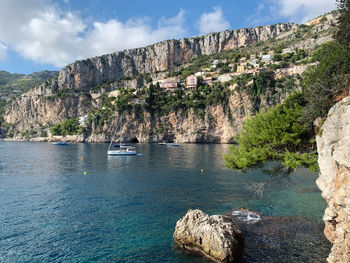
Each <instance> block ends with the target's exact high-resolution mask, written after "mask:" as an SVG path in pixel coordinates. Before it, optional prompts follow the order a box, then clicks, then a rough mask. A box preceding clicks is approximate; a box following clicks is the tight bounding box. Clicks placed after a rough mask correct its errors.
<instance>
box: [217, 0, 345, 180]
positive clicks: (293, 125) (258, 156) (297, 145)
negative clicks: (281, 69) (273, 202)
mask: <svg viewBox="0 0 350 263" xmlns="http://www.w3.org/2000/svg"><path fill="white" fill-rule="evenodd" d="M338 4H339V7H340V9H341V16H340V18H339V22H340V23H339V27H338V30H337V32H336V33H335V37H336V40H335V41H332V42H330V43H326V44H323V45H322V46H321V47H320V48H319V49H318V50H317V51H316V52H315V53H314V55H313V60H315V61H319V64H318V65H317V66H315V67H312V68H310V69H308V70H307V71H306V72H305V73H304V74H303V89H302V91H301V92H300V93H298V94H293V95H292V96H290V97H289V98H288V99H287V100H286V102H284V103H283V104H281V105H279V106H277V107H275V108H274V109H270V110H268V111H267V112H261V113H259V114H258V115H257V116H256V118H251V119H248V120H247V121H246V122H245V124H244V127H243V129H242V131H241V134H240V136H239V137H237V142H238V146H232V147H231V149H230V154H228V155H225V156H224V158H225V161H226V166H227V167H229V168H232V169H236V170H239V171H246V170H247V169H249V168H253V167H256V166H262V165H264V164H265V163H266V162H267V161H280V162H281V164H282V165H283V167H284V169H282V168H281V166H278V169H275V171H277V172H278V174H280V175H281V174H283V175H288V174H290V173H291V172H292V171H293V170H294V169H295V168H297V167H307V168H310V169H311V170H313V171H314V170H315V169H316V168H317V154H316V151H315V140H314V138H315V136H316V133H317V132H319V128H320V127H318V126H316V125H315V124H314V120H315V119H317V118H321V119H322V118H323V119H324V118H325V117H326V114H327V112H328V110H329V109H330V107H332V106H333V105H334V104H335V103H336V102H337V101H339V100H340V99H342V98H344V97H345V96H347V95H348V94H349V83H350V47H349V44H350V37H349V36H350V35H349V31H348V27H349V24H347V22H348V21H349V17H350V1H349V0H339V1H338ZM320 123H322V121H321V122H320ZM321 133H322V130H321V131H320V135H321Z"/></svg>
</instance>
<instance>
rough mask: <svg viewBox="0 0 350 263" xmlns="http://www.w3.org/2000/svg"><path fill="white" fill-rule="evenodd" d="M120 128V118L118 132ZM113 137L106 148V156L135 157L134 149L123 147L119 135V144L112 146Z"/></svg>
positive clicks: (128, 146)
mask: <svg viewBox="0 0 350 263" xmlns="http://www.w3.org/2000/svg"><path fill="white" fill-rule="evenodd" d="M121 127H122V118H120V131H121ZM114 134H115V132H114ZM113 139H114V135H113V137H112V140H111V142H110V144H109V146H108V150H107V155H137V153H136V149H135V147H133V146H131V145H124V144H123V143H122V136H121V135H120V139H119V140H120V142H119V144H113Z"/></svg>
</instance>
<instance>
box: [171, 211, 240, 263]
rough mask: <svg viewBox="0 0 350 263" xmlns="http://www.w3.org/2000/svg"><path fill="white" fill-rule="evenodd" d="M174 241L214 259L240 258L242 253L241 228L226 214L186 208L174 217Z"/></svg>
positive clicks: (186, 248)
mask: <svg viewBox="0 0 350 263" xmlns="http://www.w3.org/2000/svg"><path fill="white" fill-rule="evenodd" d="M174 241H175V243H176V244H177V245H178V246H179V247H180V248H182V249H185V250H187V251H190V252H192V253H198V254H201V255H204V256H205V257H207V258H209V259H211V260H213V261H215V262H223V263H228V262H240V261H241V260H242V256H243V243H244V241H243V235H242V232H241V230H240V229H239V228H238V226H237V225H236V224H235V222H234V221H233V219H232V218H231V217H229V216H225V215H213V216H209V215H207V214H205V213H203V212H202V211H200V210H193V211H189V212H188V213H187V214H186V215H185V216H184V217H183V218H182V219H180V220H179V221H177V223H176V227H175V232H174Z"/></svg>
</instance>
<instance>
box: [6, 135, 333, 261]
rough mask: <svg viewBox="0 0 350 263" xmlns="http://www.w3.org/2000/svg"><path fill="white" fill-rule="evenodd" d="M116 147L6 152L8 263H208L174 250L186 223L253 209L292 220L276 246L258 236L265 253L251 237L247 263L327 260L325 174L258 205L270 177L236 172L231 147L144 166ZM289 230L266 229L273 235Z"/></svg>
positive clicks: (144, 147)
mask: <svg viewBox="0 0 350 263" xmlns="http://www.w3.org/2000/svg"><path fill="white" fill-rule="evenodd" d="M107 147H108V145H106V144H71V145H69V146H66V147H65V146H61V147H59V146H53V145H51V144H49V143H33V142H0V247H1V249H0V262H184V263H185V262H206V261H205V260H203V259H201V258H198V257H192V256H189V255H186V254H184V253H182V252H181V251H179V250H177V249H176V248H174V246H173V243H172V234H173V231H174V227H175V224H176V221H177V220H178V219H179V218H181V217H182V216H183V215H184V214H185V213H186V212H187V210H188V209H195V208H199V209H202V210H203V211H205V212H206V213H209V214H216V213H226V212H228V211H229V210H230V209H232V208H239V207H243V206H244V207H247V208H250V209H252V210H257V211H261V212H263V214H264V215H266V216H274V217H275V216H277V217H283V219H286V220H287V221H286V223H283V224H285V226H286V227H285V228H284V229H278V230H276V231H278V233H279V234H280V236H281V237H279V235H277V236H276V238H275V239H274V240H270V239H269V240H265V239H266V235H265V234H264V231H265V232H266V229H261V228H259V229H258V230H254V231H256V232H259V233H260V232H261V233H262V235H261V236H260V235H259V239H258V238H257V242H259V246H261V248H262V249H259V248H258V247H257V246H256V245H253V244H252V242H251V240H253V239H254V235H255V233H256V232H250V233H248V239H247V244H248V245H249V246H251V247H250V248H248V249H247V262H283V261H281V258H282V259H283V258H284V259H286V261H285V262H322V261H323V260H324V259H325V258H326V256H327V253H325V251H328V249H329V247H328V246H327V242H326V241H325V240H324V238H323V236H322V228H323V225H322V220H321V218H322V215H323V211H324V209H325V206H326V204H325V202H324V201H323V199H322V198H321V196H320V193H319V192H318V191H317V190H316V185H315V179H316V176H317V175H316V174H314V173H310V172H308V171H306V170H304V169H299V170H297V172H296V173H295V174H294V175H293V177H292V184H291V187H289V188H286V189H275V191H269V192H267V193H265V195H264V196H263V197H262V198H257V197H255V196H254V194H253V193H252V192H251V191H250V190H249V186H250V185H251V184H252V183H256V182H261V181H263V180H264V176H262V173H261V171H260V170H254V171H250V172H249V173H247V174H245V175H242V174H238V173H236V172H234V171H231V170H228V169H226V168H225V167H224V164H223V159H222V153H224V152H227V151H228V146H227V145H209V144H200V145H190V144H188V145H183V146H182V147H178V148H166V147H161V146H158V145H151V144H139V145H136V148H137V150H138V152H141V153H143V154H144V156H124V157H120V156H119V157H118V156H115V157H108V156H107V155H106V151H107ZM201 169H203V170H204V172H203V174H202V173H201ZM84 171H86V175H84ZM294 219H295V220H294ZM282 221H283V220H282ZM282 221H281V220H277V222H278V224H277V226H276V225H274V224H272V225H266V228H267V229H268V232H271V229H276V228H280V225H281V223H280V222H282ZM283 224H282V225H283ZM288 224H289V225H288ZM301 225H302V226H303V228H301ZM289 226H291V227H289ZM298 231H299V232H302V233H303V234H304V239H303V238H300V237H299V238H298V236H296V235H297V232H298ZM309 236H313V237H312V238H310V239H309ZM261 237H263V238H261ZM281 239H283V240H282V241H281ZM315 240H319V241H318V243H317V242H316V241H315ZM260 243H261V244H260ZM288 244H289V245H288ZM284 246H286V247H284ZM274 250H275V251H274ZM269 253H270V254H269ZM271 254H273V255H276V256H274V257H271ZM291 254H292V255H291ZM315 259H316V261H312V260H315Z"/></svg>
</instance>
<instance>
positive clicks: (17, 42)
mask: <svg viewBox="0 0 350 263" xmlns="http://www.w3.org/2000/svg"><path fill="white" fill-rule="evenodd" d="M0 7H1V8H0V70H6V71H9V72H12V73H15V72H17V73H31V72H34V71H41V70H45V69H48V70H59V69H61V68H62V67H64V66H65V65H67V64H69V63H72V62H73V61H74V60H76V59H84V58H87V57H93V56H98V55H102V54H106V53H111V52H114V51H118V50H124V49H127V48H135V47H140V46H145V45H149V44H152V43H155V42H159V41H162V40H166V39H172V38H181V37H189V36H195V35H200V34H205V33H208V32H215V31H223V30H225V29H237V28H242V27H253V26H257V25H265V24H274V23H279V22H297V23H302V22H305V21H307V20H308V19H311V18H313V17H316V16H318V15H320V14H324V13H325V12H328V11H331V10H333V9H335V8H336V6H335V1H334V0H246V1H236V0H201V1H193V0H187V1H185V0H176V1H165V0H163V1H160V0H148V1H144V0H128V1H125V0H123V1H122V0H114V1H113V0H104V1H97V0H56V1H54V0H0Z"/></svg>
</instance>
